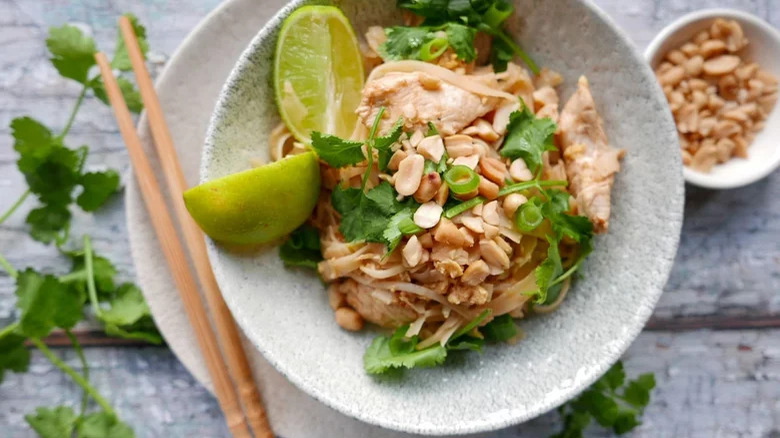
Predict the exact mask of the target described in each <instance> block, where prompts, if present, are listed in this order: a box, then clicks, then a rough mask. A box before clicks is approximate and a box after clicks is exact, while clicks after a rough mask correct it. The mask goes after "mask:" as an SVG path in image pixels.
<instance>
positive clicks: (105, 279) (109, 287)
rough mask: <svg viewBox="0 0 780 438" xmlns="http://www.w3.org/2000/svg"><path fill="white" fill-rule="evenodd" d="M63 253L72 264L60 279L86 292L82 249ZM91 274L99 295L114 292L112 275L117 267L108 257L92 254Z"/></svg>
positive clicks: (114, 274)
mask: <svg viewBox="0 0 780 438" xmlns="http://www.w3.org/2000/svg"><path fill="white" fill-rule="evenodd" d="M65 254H66V255H68V256H69V257H70V258H71V260H72V262H73V264H72V265H71V269H70V273H68V274H67V275H65V276H63V277H60V281H62V282H64V283H68V284H70V285H71V286H72V287H75V288H76V289H77V290H79V291H80V292H81V293H85V294H86V292H87V267H86V265H85V264H84V251H83V250H82V251H71V252H65ZM92 274H93V276H94V279H95V288H96V289H97V293H98V296H99V297H101V298H105V297H108V296H110V294H112V293H114V290H115V289H116V286H115V285H114V277H116V274H117V269H116V267H115V266H114V264H113V263H111V261H110V260H109V259H107V258H105V257H102V256H99V255H97V254H93V255H92Z"/></svg>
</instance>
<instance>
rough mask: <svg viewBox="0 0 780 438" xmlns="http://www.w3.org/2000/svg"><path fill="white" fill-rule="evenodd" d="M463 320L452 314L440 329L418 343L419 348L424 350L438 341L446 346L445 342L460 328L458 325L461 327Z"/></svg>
mask: <svg viewBox="0 0 780 438" xmlns="http://www.w3.org/2000/svg"><path fill="white" fill-rule="evenodd" d="M462 321H463V320H462V319H461V318H460V317H458V316H457V315H452V316H450V317H449V318H447V320H446V321H444V324H442V325H441V326H439V328H438V330H436V332H435V333H434V334H432V335H431V336H430V337H428V338H426V339H424V340H423V341H422V342H420V343H419V344H417V349H418V350H423V349H425V348H428V347H430V346H431V345H433V344H435V343H437V342H439V343H441V345H442V346H444V344H446V343H447V341H449V339H450V337H451V336H452V334H453V333H455V332H456V331H457V330H458V327H460V325H461V324H462Z"/></svg>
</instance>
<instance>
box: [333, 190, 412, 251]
mask: <svg viewBox="0 0 780 438" xmlns="http://www.w3.org/2000/svg"><path fill="white" fill-rule="evenodd" d="M331 203H332V204H333V208H335V209H336V211H338V212H339V213H341V225H339V231H341V234H342V235H343V236H344V238H345V239H346V240H347V241H348V242H379V243H384V244H386V245H387V247H388V252H391V251H392V249H395V246H396V245H398V242H399V241H400V235H399V233H401V232H400V229H398V226H399V225H400V223H401V221H402V220H403V219H404V218H405V217H407V216H408V215H407V214H404V215H400V216H398V217H396V218H395V220H393V217H394V216H395V215H396V214H398V213H400V212H401V211H403V210H406V209H408V210H409V211H410V212H412V213H413V211H414V209H415V206H416V205H417V203H416V202H414V200H413V199H412V200H409V201H407V202H405V203H403V204H402V203H400V202H398V200H397V199H396V193H395V190H394V189H393V187H392V186H391V185H390V184H389V183H388V182H387V181H383V182H382V183H381V184H379V185H378V186H376V187H374V188H373V189H371V190H369V191H368V192H366V193H365V194H364V193H363V192H362V191H361V190H360V189H355V188H347V189H343V188H341V187H336V188H335V189H334V190H333V193H332V194H331Z"/></svg>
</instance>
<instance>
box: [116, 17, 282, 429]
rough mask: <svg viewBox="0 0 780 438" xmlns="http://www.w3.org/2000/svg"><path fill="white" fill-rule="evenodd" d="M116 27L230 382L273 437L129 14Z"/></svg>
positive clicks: (253, 421) (252, 421) (255, 424)
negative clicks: (192, 210)
mask: <svg viewBox="0 0 780 438" xmlns="http://www.w3.org/2000/svg"><path fill="white" fill-rule="evenodd" d="M119 28H120V29H121V32H122V38H123V39H124V41H125V46H126V47H127V52H128V54H129V55H130V62H131V64H132V66H133V72H134V73H135V78H136V82H137V83H138V88H139V90H140V92H141V98H142V99H143V102H144V108H145V109H146V116H147V119H148V120H149V126H150V127H151V131H152V137H153V138H154V144H155V146H156V147H157V155H158V156H159V157H160V161H161V163H162V168H163V173H164V174H165V181H166V183H167V185H168V191H169V193H170V195H171V198H172V200H173V205H174V211H175V213H176V219H178V222H179V227H180V228H181V230H182V232H183V234H184V242H185V244H186V245H187V248H188V249H189V253H190V257H191V258H192V261H193V265H194V266H195V272H196V273H197V276H198V280H199V281H200V285H201V287H202V288H203V291H204V295H205V296H206V302H207V303H208V306H209V310H211V315H212V316H213V318H214V322H215V325H216V328H217V333H218V335H219V340H220V343H221V346H222V352H223V355H224V357H225V360H226V361H227V364H228V368H229V370H230V372H231V376H232V377H233V381H234V382H235V384H236V386H237V389H238V395H239V398H240V400H241V403H242V404H243V406H244V412H245V413H246V417H247V420H249V426H250V427H251V429H252V432H253V433H254V434H255V436H256V437H257V438H273V437H274V434H273V431H272V430H271V426H270V424H269V422H268V417H267V415H266V412H265V408H264V407H263V403H262V399H261V397H260V392H259V391H258V389H257V384H256V383H255V380H254V378H253V377H252V368H251V367H250V365H249V359H248V358H247V355H246V352H245V351H244V349H243V347H242V344H241V337H240V335H239V332H238V328H237V327H236V323H235V321H234V320H233V315H232V314H231V313H230V310H229V309H228V307H227V305H226V304H225V300H224V299H223V298H222V293H221V292H220V290H219V286H218V285H217V280H216V279H215V278H214V273H213V271H212V269H211V264H210V263H209V259H208V256H207V254H206V244H205V240H204V236H203V232H202V231H201V230H200V228H198V226H197V224H196V223H195V221H194V220H193V219H192V217H191V216H190V214H189V213H188V212H187V209H186V207H185V205H184V200H183V198H182V195H183V193H184V191H185V190H186V189H187V181H186V180H185V178H184V173H183V172H182V169H181V166H180V164H179V159H178V157H177V155H176V149H175V148H174V146H173V140H172V139H171V134H170V131H169V130H168V124H167V123H166V122H165V116H164V115H163V112H162V108H161V106H160V100H159V99H158V97H157V92H156V91H155V89H154V84H153V83H152V78H151V77H150V76H149V71H148V70H147V69H146V64H145V63H144V58H143V55H142V53H141V47H140V45H139V44H138V39H137V38H136V35H135V32H134V30H133V26H132V24H131V23H130V20H129V19H128V18H127V17H124V16H123V17H122V18H120V19H119Z"/></svg>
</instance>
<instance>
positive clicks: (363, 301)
mask: <svg viewBox="0 0 780 438" xmlns="http://www.w3.org/2000/svg"><path fill="white" fill-rule="evenodd" d="M339 292H341V293H343V294H345V295H346V299H347V303H348V304H349V305H350V306H351V307H352V308H353V309H355V311H357V313H359V314H360V316H362V317H363V318H364V319H365V320H366V321H369V322H373V323H374V324H376V325H379V326H382V327H387V328H396V327H400V326H402V325H404V324H409V323H410V322H412V321H414V320H415V319H417V317H418V315H417V312H415V311H414V310H413V309H412V308H411V307H409V305H408V304H406V303H404V302H402V301H400V300H398V298H397V297H395V296H393V295H392V294H391V293H390V292H382V291H374V290H373V289H372V288H370V287H368V286H364V285H362V284H358V283H357V282H356V281H354V280H346V281H345V282H344V283H342V284H340V285H339ZM380 297H384V298H385V300H389V302H386V301H385V300H383V299H381V298H380Z"/></svg>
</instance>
